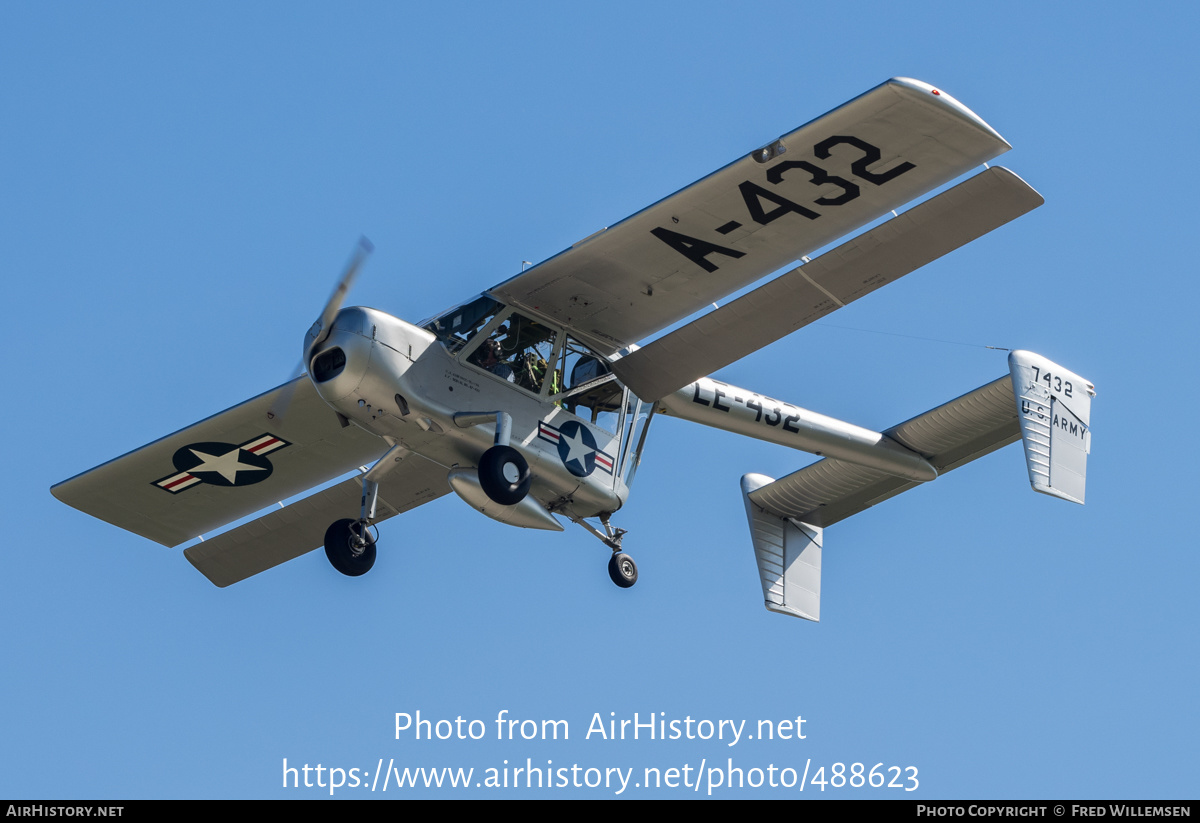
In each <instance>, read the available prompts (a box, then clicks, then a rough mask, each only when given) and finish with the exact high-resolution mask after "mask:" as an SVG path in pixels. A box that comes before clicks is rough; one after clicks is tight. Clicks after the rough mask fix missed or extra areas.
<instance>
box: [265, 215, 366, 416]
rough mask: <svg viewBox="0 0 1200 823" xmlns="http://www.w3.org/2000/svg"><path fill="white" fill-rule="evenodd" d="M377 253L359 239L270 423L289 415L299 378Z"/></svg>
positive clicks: (273, 408)
mask: <svg viewBox="0 0 1200 823" xmlns="http://www.w3.org/2000/svg"><path fill="white" fill-rule="evenodd" d="M374 250H375V246H374V245H372V243H371V241H370V240H368V239H367V238H366V237H360V238H358V245H357V246H355V247H354V253H353V254H352V255H350V261H349V262H348V263H346V267H345V268H344V269H343V270H342V276H341V277H339V278H338V281H337V285H336V286H335V287H334V289H333V294H331V295H329V299H328V300H327V301H325V308H323V309H321V314H320V315H319V316H318V317H317V319H316V322H314V323H313V324H312V327H311V328H309V330H308V334H306V335H305V336H304V359H303V360H302V361H301V362H300V365H299V367H298V368H297V369H296V371H295V372H294V373H293V376H292V377H291V379H289V380H288V382H287V383H286V384H284V385H283V386H282V387H281V389H280V391H279V394H277V395H276V397H275V402H274V403H272V404H271V407H270V408H269V409H268V410H267V419H268V420H274V421H279V422H282V419H283V417H284V415H285V414H286V413H287V409H288V406H290V405H291V403H292V397H293V396H294V395H295V393H296V387H297V386H299V385H300V383H299V380H298V378H300V377H303V376H304V375H305V374H307V373H308V365H309V363H311V362H312V356H313V353H314V352H315V350H316V348H317V347H318V346H319V345H321V344H322V343H323V342H325V339H326V338H327V337H329V332H330V331H331V330H332V328H333V321H334V319H335V318H336V317H337V313H338V312H339V311H341V308H342V303H343V302H344V301H345V299H346V295H347V294H348V293H349V292H350V287H351V286H353V285H354V278H356V277H357V276H358V271H359V269H361V268H362V266H363V263H365V262H366V260H367V258H368V257H370V255H371V252H373V251H374Z"/></svg>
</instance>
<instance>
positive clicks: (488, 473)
mask: <svg viewBox="0 0 1200 823" xmlns="http://www.w3.org/2000/svg"><path fill="white" fill-rule="evenodd" d="M532 484H533V475H532V474H531V473H530V471H529V463H527V462H526V461H525V458H524V457H522V456H521V453H520V452H519V451H517V450H516V449H514V448H513V447H512V446H492V447H491V448H490V449H488V450H487V451H485V452H484V453H483V456H482V457H481V458H479V485H480V486H481V487H483V492H484V494H486V495H487V496H488V497H489V498H491V499H492V500H494V501H495V502H497V503H499V504H500V505H501V506H515V505H516V504H518V503H520V502H521V501H522V500H524V499H525V495H527V494H529V487H530V486H531V485H532Z"/></svg>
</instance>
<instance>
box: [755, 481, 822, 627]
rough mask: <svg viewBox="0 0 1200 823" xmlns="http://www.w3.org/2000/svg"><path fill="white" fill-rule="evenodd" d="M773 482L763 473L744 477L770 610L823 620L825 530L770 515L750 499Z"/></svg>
mask: <svg viewBox="0 0 1200 823" xmlns="http://www.w3.org/2000/svg"><path fill="white" fill-rule="evenodd" d="M774 482H775V481H774V480H773V479H772V478H770V477H767V476H765V475H761V474H747V475H744V476H743V477H742V497H743V499H744V500H745V501H746V517H747V519H748V520H749V521H750V537H751V539H752V540H753V542H754V559H755V561H756V562H757V564H758V576H759V580H760V581H761V583H762V588H763V600H764V603H765V605H766V607H767V608H768V609H769V610H770V611H773V612H779V613H780V614H790V615H792V616H793V617H802V618H804V619H805V620H812V621H813V622H814V623H816V622H820V620H821V542H822V539H823V534H822V532H823V530H822V529H821V528H819V527H817V526H811V525H809V524H807V523H801V522H799V521H797V520H794V519H792V518H788V517H780V516H779V515H776V514H771V513H770V512H768V511H765V510H763V509H762V508H760V507H759V506H757V505H755V503H754V502H753V501H751V500H750V493H751V492H753V491H755V490H757V489H759V488H762V487H763V486H765V485H767V484H768V483H774Z"/></svg>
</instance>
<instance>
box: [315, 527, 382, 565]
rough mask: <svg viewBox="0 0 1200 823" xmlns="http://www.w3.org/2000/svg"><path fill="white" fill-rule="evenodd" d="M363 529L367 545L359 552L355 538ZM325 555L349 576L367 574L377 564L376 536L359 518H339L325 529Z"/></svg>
mask: <svg viewBox="0 0 1200 823" xmlns="http://www.w3.org/2000/svg"><path fill="white" fill-rule="evenodd" d="M360 529H361V530H362V533H364V534H363V536H364V537H365V538H366V541H367V545H366V546H365V547H363V548H362V550H361V551H359V552H358V553H357V554H356V553H355V551H354V544H353V542H352V541H353V540H354V538H355V537H356V536H357V534H359V533H360V532H359V530H360ZM325 556H326V557H328V558H329V562H330V563H332V564H333V567H334V568H335V569H337V570H338V571H340V572H341V573H342V574H344V575H348V576H349V577H358V576H359V575H360V574H366V573H367V572H369V571H370V570H371V567H372V566H374V565H375V538H374V537H372V536H371V532H370V530H369V529H367V527H366V525H364V524H361V523H359V521H357V520H339V521H337V522H336V523H334V524H333V525H332V526H330V527H329V528H328V529H326V530H325Z"/></svg>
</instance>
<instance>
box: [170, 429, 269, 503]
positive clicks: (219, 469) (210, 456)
mask: <svg viewBox="0 0 1200 823" xmlns="http://www.w3.org/2000/svg"><path fill="white" fill-rule="evenodd" d="M290 445H291V443H288V442H287V441H286V440H283V439H282V438H279V437H276V436H275V435H273V434H260V435H259V436H258V437H255V438H252V439H250V440H247V441H246V442H245V443H242V444H241V445H240V446H235V445H233V444H232V443H192V444H190V445H187V446H184V447H182V448H181V449H178V450H177V451H176V452H175V454H174V456H172V458H171V462H172V463H174V464H175V472H174V473H173V474H169V475H167V476H166V477H164V478H162V479H161V480H156V481H154V485H155V486H158V487H159V488H160V489H165V490H166V491H169V492H171V494H179V493H180V492H181V491H184V490H186V489H190V488H191V487H192V486H195V485H198V484H200V483H208V484H209V485H212V486H249V485H251V484H252V483H261V482H262V481H264V480H266V479H267V478H268V477H270V476H271V472H272V470H273V467H272V466H271V461H270V460H267V458H266V456H265V455H267V454H269V453H270V452H273V451H278V450H279V449H282V448H284V447H286V446H290Z"/></svg>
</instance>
